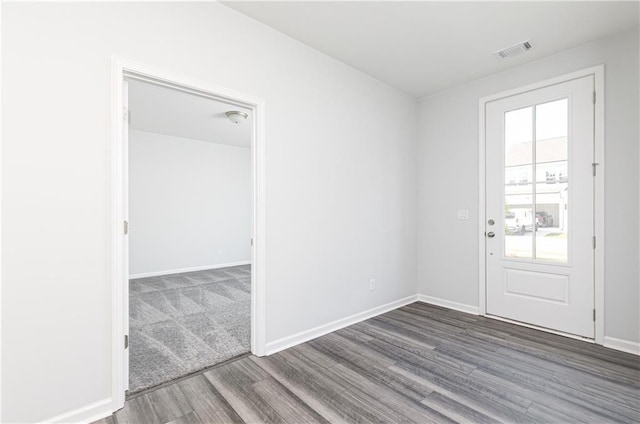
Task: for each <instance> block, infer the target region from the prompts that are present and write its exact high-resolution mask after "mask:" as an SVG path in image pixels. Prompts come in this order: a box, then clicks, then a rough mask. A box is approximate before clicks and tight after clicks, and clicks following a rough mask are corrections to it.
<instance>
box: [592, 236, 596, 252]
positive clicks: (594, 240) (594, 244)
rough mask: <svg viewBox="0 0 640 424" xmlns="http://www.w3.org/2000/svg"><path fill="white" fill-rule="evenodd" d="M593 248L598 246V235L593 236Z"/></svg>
mask: <svg viewBox="0 0 640 424" xmlns="http://www.w3.org/2000/svg"><path fill="white" fill-rule="evenodd" d="M593 248H594V249H595V248H596V236H593Z"/></svg>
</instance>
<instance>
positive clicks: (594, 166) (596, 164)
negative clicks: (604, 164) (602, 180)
mask: <svg viewBox="0 0 640 424" xmlns="http://www.w3.org/2000/svg"><path fill="white" fill-rule="evenodd" d="M598 165H600V164H599V163H598V162H593V163H592V164H591V169H592V170H593V176H594V177H595V176H596V169H598Z"/></svg>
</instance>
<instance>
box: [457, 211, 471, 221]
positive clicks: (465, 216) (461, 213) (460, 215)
mask: <svg viewBox="0 0 640 424" xmlns="http://www.w3.org/2000/svg"><path fill="white" fill-rule="evenodd" d="M466 219H469V209H458V220H460V221H462V220H466Z"/></svg>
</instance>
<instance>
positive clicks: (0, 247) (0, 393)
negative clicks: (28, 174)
mask: <svg viewBox="0 0 640 424" xmlns="http://www.w3.org/2000/svg"><path fill="white" fill-rule="evenodd" d="M2 3H3V2H1V1H0V22H2ZM1 34H2V31H0V46H1V45H2V35H1ZM1 98H2V51H1V50H0V99H1ZM2 127H3V125H2V102H0V164H1V163H2ZM0 187H2V172H0ZM0 240H2V193H0ZM2 275H3V273H2V243H0V376H1V375H2ZM1 422H3V419H2V384H0V423H1Z"/></svg>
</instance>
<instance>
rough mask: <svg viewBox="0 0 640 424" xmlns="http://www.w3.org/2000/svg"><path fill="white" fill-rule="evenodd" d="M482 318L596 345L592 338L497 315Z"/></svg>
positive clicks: (486, 315) (487, 315)
mask: <svg viewBox="0 0 640 424" xmlns="http://www.w3.org/2000/svg"><path fill="white" fill-rule="evenodd" d="M484 316H485V317H486V318H491V319H495V320H498V321H503V322H508V323H510V324H515V325H519V326H520V327H527V328H532V329H534V330H540V331H544V332H545V333H551V334H555V335H558V336H563V337H568V338H570V339H574V340H580V341H583V342H587V343H592V344H596V342H595V339H594V338H589V337H584V336H578V335H577V334H571V333H564V332H562V331H558V330H553V329H551V328H547V327H540V326H538V325H533V324H528V323H526V322H522V321H516V320H514V319H509V318H504V317H501V316H498V315H491V314H484Z"/></svg>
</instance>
